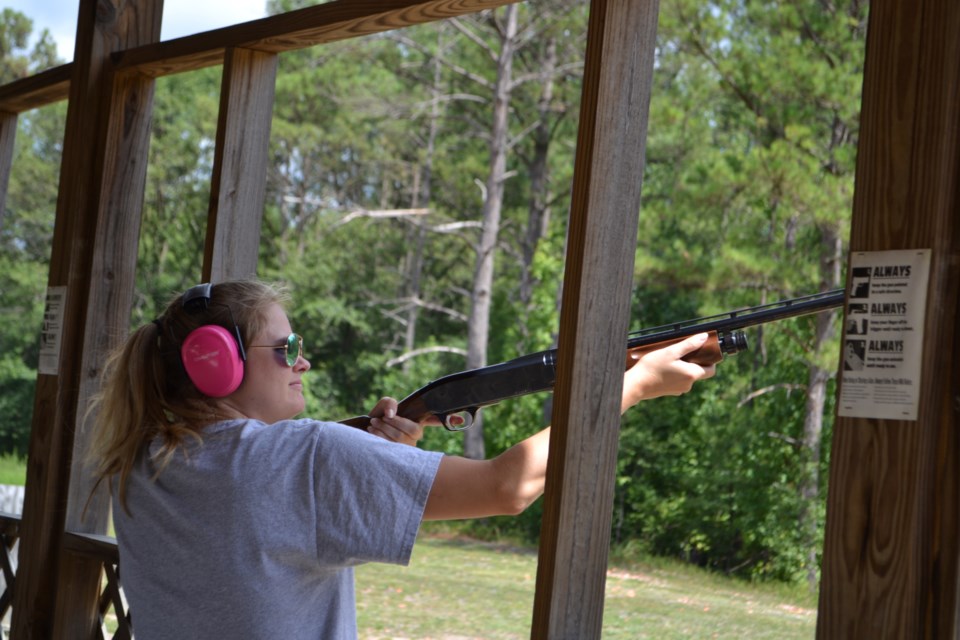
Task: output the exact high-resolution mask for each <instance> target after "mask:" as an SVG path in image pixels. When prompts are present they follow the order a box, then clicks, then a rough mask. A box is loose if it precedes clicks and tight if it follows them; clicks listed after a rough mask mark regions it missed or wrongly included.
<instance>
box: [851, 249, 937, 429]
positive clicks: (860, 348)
mask: <svg viewBox="0 0 960 640" xmlns="http://www.w3.org/2000/svg"><path fill="white" fill-rule="evenodd" d="M850 269H851V284H850V291H849V292H848V295H847V315H846V320H845V323H846V325H845V326H844V332H843V347H842V354H843V355H842V360H843V367H842V375H841V383H840V405H839V408H838V410H837V413H838V415H841V416H848V417H852V418H880V419H887V420H916V419H917V404H918V400H919V396H920V370H921V365H922V364H923V363H922V356H923V324H924V319H925V316H926V307H927V282H928V280H929V276H930V250H929V249H909V250H904V251H873V252H858V253H854V254H852V255H851V256H850Z"/></svg>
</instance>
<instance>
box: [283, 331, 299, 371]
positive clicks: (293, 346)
mask: <svg viewBox="0 0 960 640" xmlns="http://www.w3.org/2000/svg"><path fill="white" fill-rule="evenodd" d="M302 340H303V339H302V338H301V337H300V336H298V335H297V334H295V333H291V334H290V336H289V337H288V338H287V353H286V355H287V366H288V367H292V366H293V365H295V364H297V360H298V359H299V358H300V352H301V348H302V346H303V342H302Z"/></svg>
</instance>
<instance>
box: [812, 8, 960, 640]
mask: <svg viewBox="0 0 960 640" xmlns="http://www.w3.org/2000/svg"><path fill="white" fill-rule="evenodd" d="M868 28H869V34H868V37H867V56H866V64H865V68H864V73H865V75H864V87H863V107H862V110H861V118H860V121H861V127H860V146H859V151H858V157H857V176H856V184H857V187H856V193H855V195H854V207H853V225H852V229H851V238H850V248H851V251H882V250H892V249H931V250H932V251H931V253H932V259H931V270H930V284H929V289H928V294H927V295H928V297H927V309H926V314H927V315H926V321H925V325H924V334H923V335H924V345H923V354H922V357H923V363H922V368H921V379H920V384H921V387H920V390H919V392H920V395H919V398H920V400H919V407H918V415H917V419H916V420H915V421H896V420H881V419H865V418H847V417H841V418H838V419H837V421H836V423H835V426H834V436H833V444H832V453H831V464H830V483H829V495H828V501H827V524H826V535H825V542H824V552H823V569H822V584H821V590H820V604H819V615H818V620H817V637H818V638H825V639H832V638H837V639H840V638H844V639H846V638H877V639H883V638H910V639H924V638H927V639H932V638H956V637H958V635H960V628H958V620H957V606H958V580H960V568H958V565H960V562H958V556H960V535H958V533H960V532H958V525H960V434H958V426H960V425H958V407H957V398H960V359H958V358H957V357H956V354H957V349H958V343H957V341H958V339H960V323H958V315H957V311H958V304H960V301H958V288H957V282H958V281H960V41H958V38H957V34H958V33H960V4H958V3H957V2H955V1H954V0H916V1H913V0H911V1H907V0H875V1H874V2H871V4H870V22H869V27H868ZM838 404H839V403H838Z"/></svg>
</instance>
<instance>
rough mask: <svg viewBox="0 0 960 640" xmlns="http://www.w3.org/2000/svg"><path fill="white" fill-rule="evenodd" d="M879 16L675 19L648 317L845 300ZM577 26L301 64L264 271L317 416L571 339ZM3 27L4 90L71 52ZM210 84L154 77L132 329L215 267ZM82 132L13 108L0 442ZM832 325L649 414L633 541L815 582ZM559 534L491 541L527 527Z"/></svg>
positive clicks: (658, 150) (670, 10)
mask: <svg viewBox="0 0 960 640" xmlns="http://www.w3.org/2000/svg"><path fill="white" fill-rule="evenodd" d="M300 4H302V3H296V2H293V1H291V0H286V1H281V0H275V1H272V2H270V3H269V8H270V11H271V12H278V11H281V10H284V11H285V10H290V9H292V8H295V7H296V6H299V5H300ZM866 9H867V7H866V4H865V3H862V2H857V1H853V0H842V1H840V2H834V3H828V4H825V3H821V2H816V1H812V0H801V1H799V2H795V3H791V4H790V5H789V6H784V5H783V4H782V3H773V2H753V1H748V0H747V1H745V0H731V1H729V2H727V1H714V2H707V3H703V2H692V1H690V0H663V1H662V3H661V11H660V15H661V18H660V25H659V32H658V57H657V64H656V72H655V74H656V75H655V81H656V90H655V92H654V97H653V103H652V104H651V110H650V122H649V139H648V144H647V154H648V158H647V165H646V172H647V173H646V175H645V177H644V183H643V187H644V189H643V205H642V210H641V212H640V242H639V244H638V248H637V273H636V274H635V292H634V298H633V301H632V304H633V308H634V314H633V325H634V327H635V328H640V327H642V326H651V325H655V324H662V323H665V322H669V321H671V320H680V319H687V318H692V317H696V316H700V315H705V314H710V313H717V312H720V311H723V310H726V309H733V308H737V307H742V306H748V305H755V304H760V303H763V302H769V301H773V300H776V299H779V298H783V297H789V296H795V295H801V294H803V293H809V292H813V291H817V290H825V289H831V288H835V287H838V286H840V285H841V283H842V276H843V274H842V273H841V268H842V256H843V255H844V252H845V241H846V236H847V229H848V226H849V213H850V208H851V199H852V193H853V169H854V163H855V152H856V143H857V129H858V113H859V104H860V99H859V96H860V83H861V74H862V60H863V46H864V36H865V33H864V31H865V25H866ZM586 10H587V8H586V6H585V5H584V4H583V3H574V2H568V1H567V0H550V1H548V2H538V3H537V5H536V7H532V6H529V5H527V4H519V5H513V6H510V7H506V8H504V9H501V10H498V11H496V12H490V13H485V14H480V15H478V16H474V17H471V18H463V19H457V20H451V21H448V22H444V23H439V24H435V25H430V26H427V27H420V28H416V29H408V30H404V31H403V32H397V33H386V34H382V35H379V36H374V37H369V38H365V39H362V40H351V41H347V42H343V43H339V44H334V45H326V46H324V47H322V48H315V49H309V50H303V51H297V52H292V53H286V54H283V55H282V56H281V58H280V70H279V73H278V79H277V93H276V107H275V109H274V119H273V125H272V139H271V153H272V156H273V162H272V164H271V166H270V168H269V175H268V195H267V202H268V204H267V208H266V211H265V216H264V226H263V232H262V242H261V248H260V261H259V274H260V276H261V277H264V278H268V279H278V280H282V281H284V282H286V283H287V284H289V286H290V288H291V289H292V291H293V294H294V296H295V299H296V305H295V308H294V310H293V315H292V317H291V321H292V323H293V325H294V326H295V327H297V329H298V331H300V332H301V333H303V334H304V335H305V337H306V343H307V344H306V349H307V352H308V356H309V358H310V359H311V361H312V362H313V365H314V368H313V371H312V372H311V375H310V380H309V383H310V386H309V390H308V392H309V412H310V413H311V414H314V415H320V416H326V417H330V418H333V419H336V418H342V417H346V416H349V415H353V414H356V413H358V412H360V411H361V410H363V409H365V408H366V407H368V406H369V405H370V404H371V403H372V401H373V400H374V399H375V398H376V397H378V396H379V395H381V394H383V393H391V394H394V395H401V396H402V395H404V394H405V393H407V392H408V391H411V390H413V389H415V388H417V387H419V386H421V385H422V384H424V383H425V382H427V381H428V380H430V379H433V378H436V377H438V376H440V375H443V374H445V373H449V372H452V371H457V370H462V369H465V368H468V367H474V366H481V365H483V364H487V363H491V362H497V361H501V360H505V359H508V358H512V357H515V356H517V355H520V354H522V353H525V352H529V351H533V350H537V349H543V348H547V347H550V346H552V343H553V340H554V338H555V331H556V328H557V322H558V321H557V318H558V310H557V301H558V299H559V289H560V287H561V286H562V282H561V278H562V273H563V272H562V269H563V265H562V255H563V251H562V249H563V244H564V237H565V219H566V211H567V208H568V206H569V188H570V182H571V174H572V160H573V152H574V145H575V140H576V123H577V110H578V105H577V100H578V99H579V95H580V92H579V83H580V73H581V67H582V56H583V46H582V43H583V39H584V31H585V27H586ZM0 16H2V17H0V74H2V77H0V81H3V82H7V81H10V80H12V79H14V78H16V77H19V76H22V75H24V74H25V73H33V72H36V71H38V70H40V69H43V68H47V67H49V66H53V65H55V64H57V63H58V61H56V60H55V55H54V53H53V51H54V49H53V46H52V42H51V41H50V39H49V37H48V36H44V37H41V38H40V39H39V41H38V44H36V45H35V46H34V47H32V48H30V49H27V48H26V46H25V43H26V42H27V36H28V35H29V34H30V33H31V31H32V30H33V26H32V25H30V24H29V21H28V20H26V19H25V18H24V17H23V16H21V15H19V14H17V13H16V12H13V11H10V10H4V11H3V13H2V14H0ZM219 80H220V76H219V70H218V69H204V70H201V71H195V72H190V73H184V74H180V75H175V76H170V77H167V78H163V79H161V80H160V81H159V82H158V86H157V91H156V97H155V115H154V120H153V131H152V143H151V157H150V166H149V170H148V179H147V189H146V208H147V210H146V216H145V218H144V225H143V230H142V232H141V240H140V247H139V252H140V265H141V268H140V270H139V272H138V274H137V277H138V299H137V302H136V305H135V311H134V317H133V318H132V323H134V324H139V323H142V322H144V321H148V320H149V319H151V318H152V317H153V316H154V315H155V313H156V311H157V309H158V307H159V306H160V305H161V304H163V302H164V301H165V300H166V299H167V298H168V297H169V296H170V295H171V294H172V293H173V292H176V291H179V290H182V289H183V288H185V287H186V286H189V285H190V284H193V282H192V278H193V277H194V275H193V274H197V273H199V261H200V257H201V253H202V251H201V250H202V246H203V227H204V223H205V217H206V202H207V195H208V193H209V189H210V179H209V175H210V168H211V165H212V154H213V146H212V140H213V139H214V137H215V127H216V108H217V104H218V99H219V95H218V94H219ZM64 113H65V110H64V109H63V105H54V106H52V107H45V108H42V109H38V110H35V111H31V112H28V113H26V114H23V115H22V116H21V117H20V118H19V127H20V130H19V131H18V133H17V140H16V143H17V146H16V150H15V153H16V154H17V160H16V162H15V163H14V172H13V174H12V175H11V178H10V184H9V187H8V188H7V191H6V201H5V208H4V210H3V211H2V212H0V449H2V451H9V452H15V453H17V454H20V455H23V454H24V453H25V450H24V447H25V446H26V442H27V438H28V430H29V425H30V416H31V411H32V403H33V381H34V379H35V377H36V367H37V357H38V348H39V339H38V334H39V327H40V324H41V319H42V318H41V316H42V302H43V295H44V285H45V282H46V274H47V269H48V266H47V265H48V263H49V259H50V256H49V247H50V235H51V232H52V226H53V216H54V210H55V204H56V189H57V182H58V171H59V151H60V144H61V142H62V135H63V124H64ZM835 322H836V320H835V319H833V318H831V317H830V316H829V315H823V316H821V317H819V318H817V319H813V318H804V319H799V320H796V321H785V322H781V323H778V324H776V325H770V326H767V327H765V328H763V330H762V331H754V332H752V333H751V334H750V340H751V343H752V344H751V350H750V351H749V352H746V353H743V354H740V355H738V356H736V357H735V358H731V359H729V360H728V361H727V362H726V363H724V364H723V366H722V369H721V371H720V373H719V374H718V376H717V377H716V378H715V379H714V380H713V381H711V382H710V383H708V384H705V385H701V386H700V387H699V388H698V389H697V391H696V392H694V393H692V394H689V395H688V396H685V397H682V398H670V399H662V400H658V401H656V402H651V403H647V404H646V405H641V407H639V410H638V411H636V412H634V413H632V414H631V415H630V416H628V417H627V419H626V420H625V423H624V426H623V431H622V436H621V446H620V462H619V476H618V490H617V506H616V514H615V517H614V527H615V531H614V539H615V540H616V541H617V542H618V543H620V544H630V545H636V546H638V547H640V548H641V549H643V550H645V551H649V552H652V553H657V554H664V555H671V556H678V557H682V558H685V559H687V560H689V561H690V562H695V563H697V564H700V565H703V566H708V567H712V568H715V569H717V570H720V571H724V572H728V573H733V574H738V575H743V576H748V577H754V578H768V579H777V580H786V581H796V580H804V579H806V580H809V581H810V582H811V584H812V585H815V584H816V579H817V567H818V558H817V553H818V550H819V549H820V546H821V539H822V533H821V531H822V522H823V512H824V496H825V491H824V486H823V485H824V479H825V471H826V468H827V464H826V459H827V456H828V454H829V452H828V451H827V450H826V449H825V447H823V446H822V444H821V443H826V442H829V438H828V435H829V432H830V429H831V426H832V419H831V416H832V407H831V406H830V403H831V399H832V397H833V393H832V385H833V375H834V373H835V368H836V362H837V360H838V358H837V354H836V349H837V336H836V332H835V331H834V330H833V324H834V323H835ZM547 402H549V398H548V397H546V396H536V397H526V398H521V399H518V400H514V401H510V402H508V403H504V404H503V405H501V406H499V407H494V408H491V409H489V410H488V411H486V412H485V418H486V419H485V421H484V425H483V429H482V430H480V429H477V430H476V431H474V432H473V435H472V439H471V440H468V441H466V442H464V441H463V440H462V439H460V438H459V437H455V436H452V435H449V434H446V433H439V432H437V433H431V434H430V435H429V437H428V439H427V442H426V446H428V447H430V448H436V449H442V450H448V451H462V450H465V451H466V453H468V454H469V455H491V454H495V453H497V452H498V451H500V450H501V449H502V448H503V447H504V446H505V445H506V443H509V442H514V441H516V439H517V437H519V436H520V435H522V434H526V433H531V432H533V431H534V430H536V429H538V428H539V427H540V426H542V424H543V422H544V415H548V412H545V404H546V403H547ZM539 522H540V514H539V513H538V512H537V510H536V509H534V510H531V511H530V512H529V513H528V514H525V516H524V517H523V518H521V519H518V520H515V521H500V520H496V519H494V520H489V521H484V522H479V523H472V524H471V525H470V526H472V527H473V529H474V532H493V533H503V532H509V533H513V534H520V535H524V536H529V537H531V538H532V537H534V536H535V535H536V532H537V528H538V525H539ZM510 528H514V529H513V530H512V531H510Z"/></svg>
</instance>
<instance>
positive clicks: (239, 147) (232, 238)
mask: <svg viewBox="0 0 960 640" xmlns="http://www.w3.org/2000/svg"><path fill="white" fill-rule="evenodd" d="M277 63H278V57H277V54H274V53H264V52H262V51H251V50H250V49H231V50H230V51H229V52H228V54H227V59H226V64H224V69H223V82H222V84H221V89H220V116H219V121H218V124H217V145H216V150H215V152H214V162H213V176H212V178H211V182H210V209H209V213H208V216H207V236H206V243H205V248H204V259H203V281H204V282H216V281H219V280H223V279H225V278H237V277H250V276H254V275H256V272H257V257H258V255H259V252H258V249H259V246H260V223H261V220H262V219H263V205H264V195H265V193H266V185H267V165H268V161H269V154H268V151H269V146H270V122H271V118H272V114H273V99H274V95H275V90H274V87H275V84H276V76H277Z"/></svg>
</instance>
